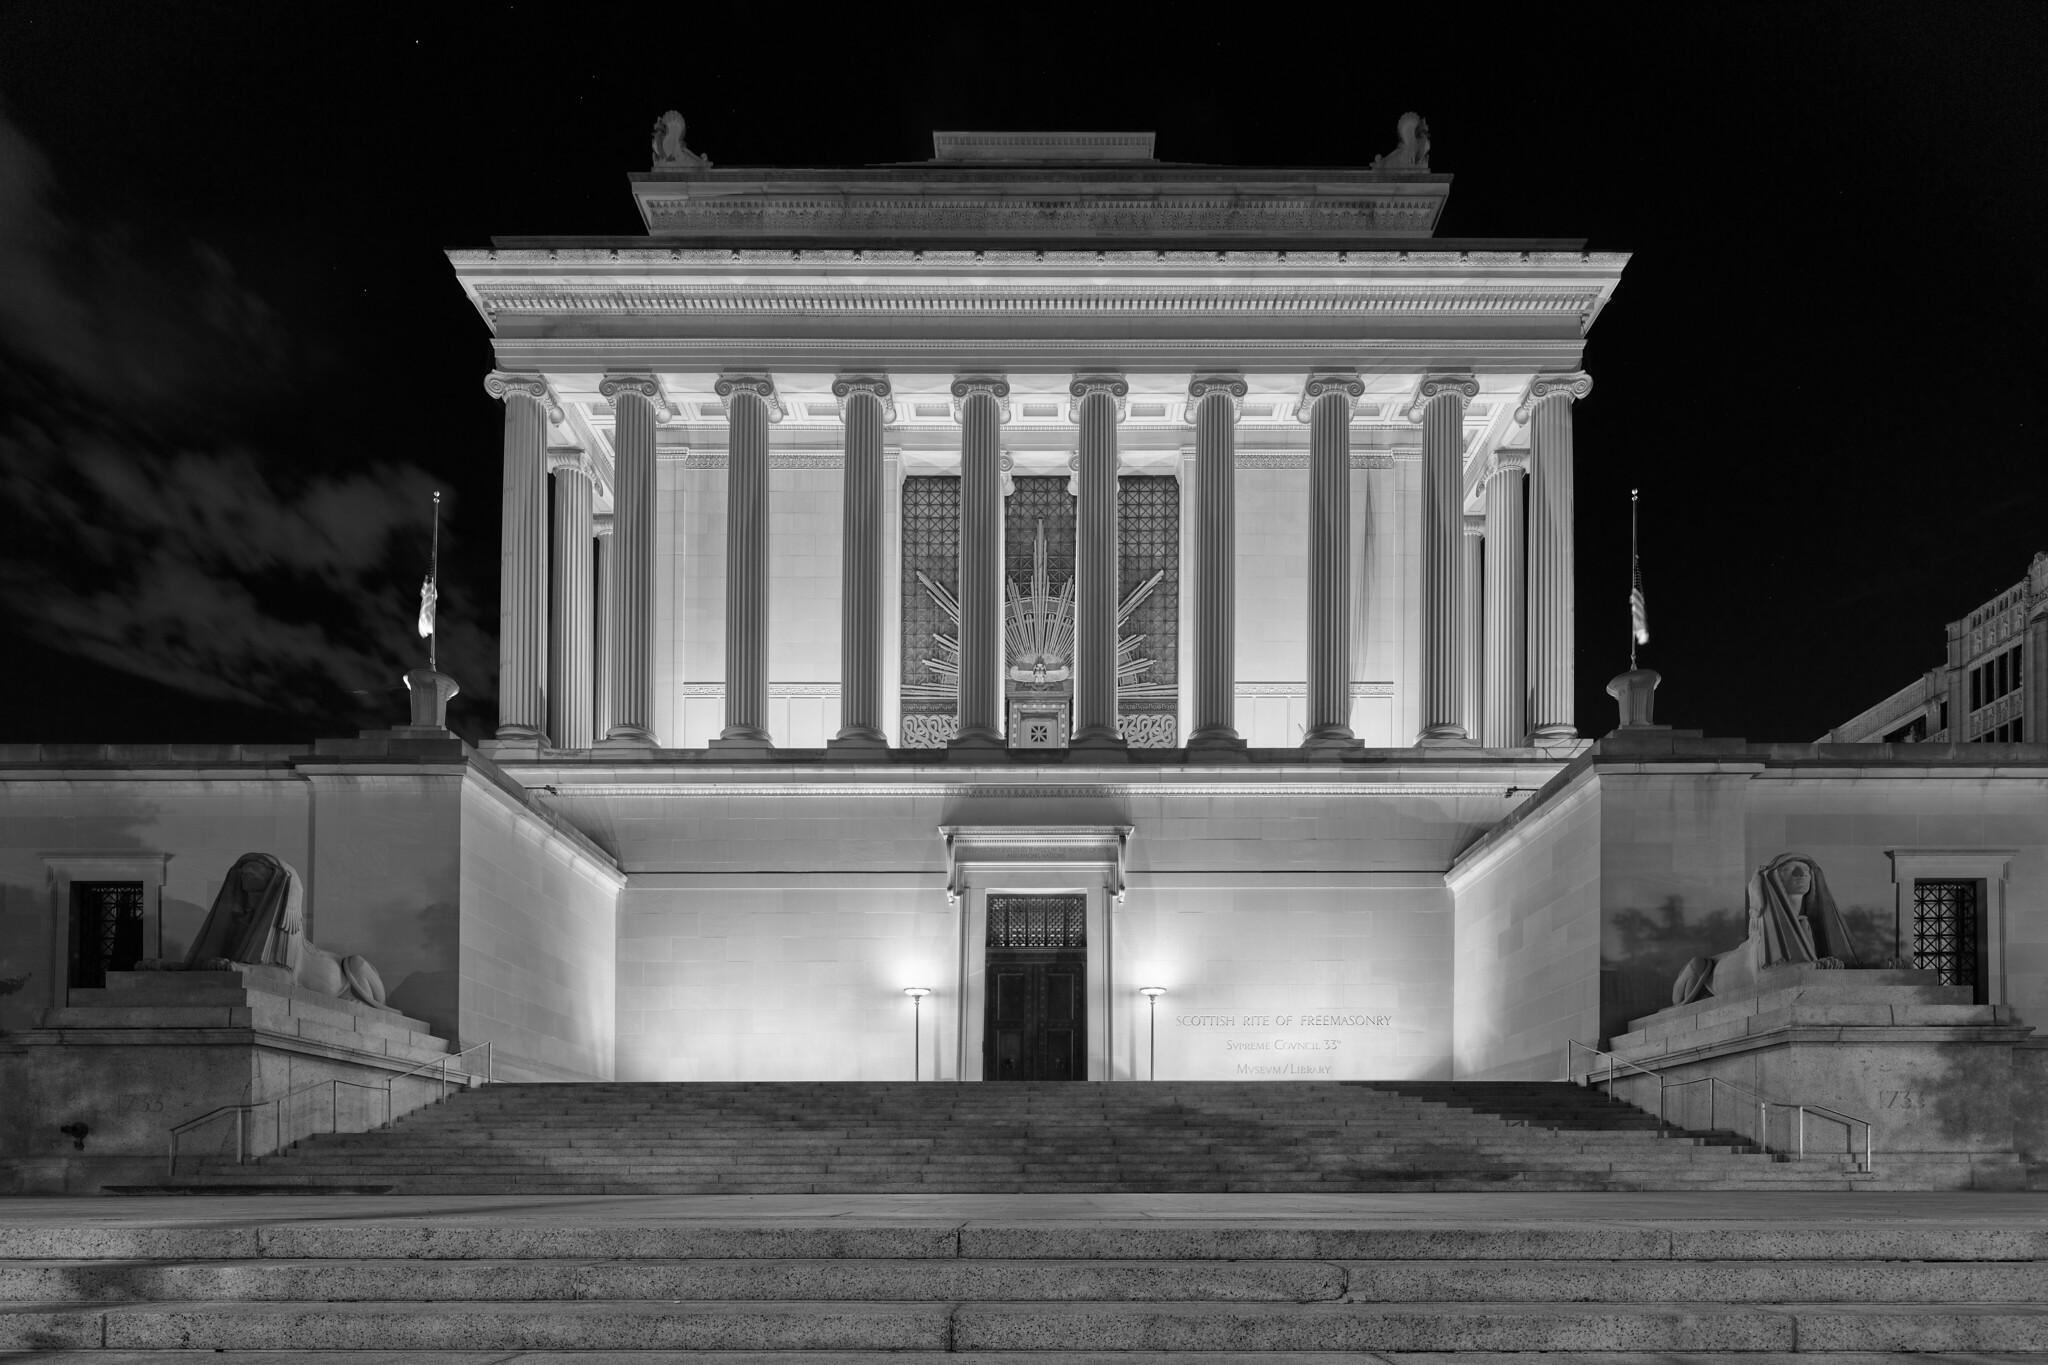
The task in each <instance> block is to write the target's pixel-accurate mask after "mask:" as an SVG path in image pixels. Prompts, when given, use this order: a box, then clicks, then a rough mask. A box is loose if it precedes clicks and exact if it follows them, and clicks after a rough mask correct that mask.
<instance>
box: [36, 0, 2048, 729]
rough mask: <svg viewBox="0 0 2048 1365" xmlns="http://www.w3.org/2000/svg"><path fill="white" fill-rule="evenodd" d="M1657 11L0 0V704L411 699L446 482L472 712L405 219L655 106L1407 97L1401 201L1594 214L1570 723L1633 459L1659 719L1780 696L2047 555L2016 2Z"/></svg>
mask: <svg viewBox="0 0 2048 1365" xmlns="http://www.w3.org/2000/svg"><path fill="white" fill-rule="evenodd" d="M1667 8H1670V9H1674V10H1675V9H1676V8H1677V7H1663V6H1655V7H1653V6H1636V7H1630V8H1620V9H1615V10H1611V11H1602V10H1584V9H1570V8H1559V9H1554V10H1549V11H1543V12H1541V13H1537V12H1532V11H1530V10H1528V9H1527V8H1526V7H1517V8H1516V9H1513V10H1504V11H1501V12H1500V13H1499V14H1497V15H1492V14H1489V13H1488V12H1487V11H1486V10H1485V9H1484V8H1483V7H1477V8H1475V7H1469V6H1464V7H1453V8H1451V9H1448V10H1441V9H1440V10H1432V9H1431V8H1430V7H1428V6H1413V5H1403V6H1398V7H1396V6H1387V7H1383V8H1380V9H1373V8H1371V7H1354V8H1347V9H1343V10H1340V11H1329V12H1324V13H1320V14H1311V13H1310V12H1308V11H1303V10H1300V9H1298V8H1297V9H1291V10H1288V11H1286V12H1285V13H1276V14H1274V15H1273V16H1272V17H1271V18H1267V17H1266V16H1265V15H1263V14H1261V13H1258V12H1253V11H1243V12H1240V13H1239V15H1238V18H1237V20H1236V21H1235V22H1230V21H1228V18H1227V15H1226V14H1225V13H1224V12H1222V11H1212V12H1211V16H1210V17H1211V19H1212V20H1213V22H1194V21H1193V20H1192V19H1191V18H1190V17H1188V16H1182V17H1180V18H1176V19H1174V20H1173V21H1171V22H1167V21H1165V20H1164V19H1153V18H1146V17H1143V16H1142V15H1141V13H1140V12H1138V11H1129V12H1125V11H1117V10H1092V11H1089V12H1088V16H1087V18H1086V19H1073V18H1070V19H1067V20H1059V19H1056V18H1054V17H1053V16H1051V15H1050V14H1038V13H1031V14H1030V15H1029V16H1028V17H1027V13H1026V11H1023V10H1012V11H1004V10H1003V9H1002V7H995V6H976V7H972V8H971V10H970V9H968V8H967V7H962V9H961V11H959V12H958V13H954V12H947V11H939V12H936V13H935V14H933V15H932V16H931V17H929V18H927V19H920V18H918V17H916V16H915V15H914V14H913V12H912V11H910V10H908V9H901V8H895V9H890V10H887V11H882V12H877V11H870V10H863V11H860V12H858V13H855V12H852V11H848V12H844V13H841V14H839V15H837V16H836V17H829V16H826V15H825V14H824V13H823V12H822V11H811V12H809V13H812V14H815V15H816V16H817V17H815V18H809V19H804V18H798V17H797V16H798V13H799V12H798V11H797V10H795V9H790V8H783V9H774V10H766V9H760V10H754V11H751V12H750V11H748V10H746V9H745V8H744V7H704V8H697V7H692V6H688V5H673V4H671V5H666V6H662V7H659V8H649V9H647V10H645V11H642V12H637V13H636V12H635V11H633V9H632V7H631V6H606V7H602V8H592V7H589V6H564V7H562V8H560V9H551V8H548V7H545V6H528V5H519V6H505V5H498V6H488V7H476V8H464V7H460V6H454V5H439V4H430V5H413V6H405V7H393V8H390V9H379V8H378V7H375V6H370V5H347V6H333V5H321V4H294V5H255V4H249V5H204V6H201V5H144V4H140V3H129V4H100V3H85V2H82V0H56V2H54V3H39V2H36V0H5V3H0V640H4V653H5V658H6V661H7V666H6V667H5V668H4V669H0V688H4V689H5V696H4V698H0V702H4V707H0V715H4V716H5V717H6V721H5V724H4V726H0V742H36V741H42V742H56V741H245V742H256V741H263V742H276V741H284V740H307V739H311V738H313V737H315V736H321V735H346V734H352V733H353V732H355V731H356V730H358V729H360V728H364V727H366V726H372V725H383V724H388V723H392V722H395V721H399V720H401V719H402V718H403V714H404V690H403V688H402V686H401V685H400V684H399V682H398V675H399V674H400V673H401V672H402V671H403V670H404V669H405V668H406V667H409V666H412V665H413V664H414V661H415V655H416V651H417V648H418V645H419V643H420V642H419V641H418V639H417V637H416V636H414V635H413V633H412V630H411V621H412V616H413V613H414V611H415V610H416V608H417V591H418V585H419V580H420V576H421V573H422V572H423V570H424V567H425V561H426V554H427V528H428V508H429V503H428V496H429V490H431V489H434V488H440V489H443V490H445V494H446V501H445V506H446V513H447V516H446V522H445V529H444V539H443V550H444V554H443V574H442V582H443V597H442V620H443V626H444V634H443V636H442V666H443V668H444V669H446V670H447V671H449V672H451V673H453V674H455V675H456V676H457V677H458V678H459V679H460V680H461V682H462V684H463V686H464V688H465V689H466V690H465V695H464V696H463V698H462V699H460V700H459V701H458V702H457V703H456V705H455V706H454V708H452V711H451V720H452V722H453V723H454V724H455V726H456V727H457V728H458V729H459V730H461V731H462V732H463V733H465V735H467V736H468V737H470V738H472V739H475V738H480V737H482V736H484V735H486V734H487V733H488V732H489V729H490V727H491V726H492V725H493V724H494V718H495V707H494V703H493V701H492V699H491V697H490V695H489V693H490V687H491V673H492V672H493V671H494V669H495V662H496V645H495V642H494V640H493V638H492V633H493V631H494V630H495V625H496V616H497V596H496V593H497V589H496V571H497V539H498V523H497V515H498V514H497V497H498V478H499V467H498V463H499V441H500V424H501V409H500V407H499V405H498V404H497V403H495V402H493V401H492V400H491V399H490V398H489V397H487V396H486V395H485V393H484V391H483V387H482V382H481V381H482V377H483V375H484V374H485V372H486V371H487V370H489V369H490V367H491V355H490V348H489V344H488V337H487V334H486V332H485V330H484V326H483V324H482V322H481V321H480V320H479V319H478V318H477V316H476V314H475V312H474V311H473V310H472V309H471V307H470V305H469V304H468V302H467V301H466V300H465V299H464V298H463V296H462V293H461V291H460V289H458V288H457V286H456V283H455V280H454V277H453V275H452V273H451V271H450V270H449V268H448V265H447V262H446V261H445V259H444V258H443V256H442V254H441V253H442V251H443V250H444V249H445V248H449V247H458V246H459V247H477V246H486V245H489V243H490V240H491V238H492V236H493V235H494V234H503V235H524V234H564V235H583V234H589V235H603V234H618V235H627V234H638V233H640V232H642V231H643V228H642V226H641V223H640V221H639V216H638V214H637V213H636V212H635V210H634V207H633V202H632V198H631V196H630V194H629V193H628V191H627V182H626V176H627V173H628V172H631V171H639V170H645V169H647V159H648V150H647V130H648V127H649V125H650V124H651V123H652V122H653V120H654V118H655V117H656V116H657V115H658V114H660V113H661V112H662V111H663V110H664V109H668V108H671V107H674V108H679V109H681V110H682V112H683V114H684V115H685V117H686V118H687V119H688V121H689V142H690V145H691V146H692V148H694V149H695V150H697V151H699V152H702V153H704V154H706V155H708V156H710V157H712V158H713V159H714V160H715V161H716V162H717V163H718V164H719V165H721V166H749V165H766V166H773V165H785V166H804V165H819V166H830V165H857V164H862V163H869V162H885V161H903V160H916V159H922V158H924V157H927V156H929V155H930V154H931V153H930V140H929V134H930V132H931V131H932V130H933V129H935V128H957V129H1005V128H1029V129H1060V128H1070V129H1109V130H1124V129H1135V130H1153V131H1156V132H1157V134H1158V154H1159V155H1160V156H1161V157H1162V158H1165V159H1169V160H1179V161H1211V162H1219V163H1225V164H1231V163H1236V164H1245V165H1281V166H1287V165H1311V166H1313V165H1363V164H1365V163H1366V162H1367V161H1369V160H1370V159H1371V157H1372V156H1374V155H1375V154H1377V153H1379V152H1383V151H1385V150H1387V149H1388V148H1389V147H1391V146H1392V145H1393V141H1394V137H1393V130H1394V122H1395V119H1396V118H1397V117H1398V116H1399V115H1400V114H1401V112H1402V111H1403V110H1405V109H1411V108H1412V109H1417V110H1420V111H1421V112H1422V113H1423V114H1424V115H1425V116H1426V117H1427V118H1428V120H1429V123H1430V130H1431V134H1432V138H1433V142H1434V147H1433V155H1432V168H1433V169H1435V170H1438V171H1448V172H1450V173H1452V174H1454V175H1455V176H1456V181H1455V184H1454V187H1453V189H1452V193H1451V198H1450V203H1449V207H1448V208H1447V210H1446V212H1445V215H1444V218H1443V220H1442V222H1441V223H1440V225H1439V235H1441V236H1445V237H1494V236H1498V237H1514V238H1528V237H1549V238H1583V239H1585V240H1586V242H1587V244H1588V245H1589V246H1591V247H1594V248H1597V249H1605V250H1625V251H1630V252H1633V253H1634V254H1635V259H1634V261H1633V263H1632V264H1631V265H1630V266H1629V268H1628V270H1627V272H1626V274H1625V275H1624V276H1623V279H1622V284H1621V287H1620V290H1619V291H1618V293H1617V294H1616V296H1615V298H1614V301H1613V302H1612V303H1611V304H1610V305H1609V307H1608V309H1607V311H1606V312H1605V313H1604V314H1603V315H1602V317H1601V319H1600V321H1599V324H1598V326H1597V327H1596V328H1595V330H1594V332H1593V334H1592V338H1591V342H1590V345H1589V346H1588V349H1587V354H1586V368H1587V369H1588V370H1589V371H1591V373H1592V374H1593V376H1594V380H1595V388H1594V392H1593V395H1592V396H1591V398H1590V399H1588V400H1587V401H1585V402H1583V403H1580V404H1579V405H1578V406H1577V408H1576V410H1575V412H1576V424H1577V426H1576V431H1577V450H1578V466H1577V494H1578V548H1579V559H1578V573H1579V598H1578V612H1579V627H1578V641H1579V657H1578V676H1579V684H1580V699H1579V703H1578V712H1579V723H1580V728H1581V730H1582V731H1584V732H1585V733H1588V734H1597V733H1601V732H1604V731H1605V730H1607V729H1608V728H1610V727H1611V726H1612V724H1613V718H1614V711H1613V705H1612V703H1611V702H1610V701H1609V700H1608V699H1607V698H1606V697H1605V696H1604V695H1603V692H1602V687H1603V685H1604V683H1605V681H1606V679H1607V678H1609V677H1610V676H1612V675H1613V674H1614V673H1616V672H1618V671H1620V670H1621V669H1622V668H1624V667H1626V666H1627V628H1628V615H1627V596H1626V594H1627V584H1628V498H1629V489H1630V488H1631V487H1639V488H1640V489H1641V490H1642V497H1643V503H1642V536H1643V573H1644V580H1645V587H1646V590H1647V596H1648V601H1649V608H1650V622H1651V629H1652V633H1653V639H1652V642H1651V644H1650V645H1649V646H1648V647H1647V648H1646V649H1645V650H1644V653H1643V661H1644V663H1645V664H1647V665H1648V666H1650V667H1654V668H1656V669H1658V670H1659V671H1661V672H1662V673H1663V674H1664V679H1665V681H1664V685H1663V688H1662V690H1661V692H1660V693H1659V697H1658V700H1659V711H1658V719H1659V720H1660V721H1663V722H1666V723H1670V724H1674V725H1679V726H1684V727H1688V728H1696V729H1704V730H1705V731H1707V732H1708V733H1709V734H1715V735H1744V736H1748V737H1750V738H1754V739H1811V738H1813V737H1815V736H1817V735H1819V734H1820V733H1821V732H1823V731H1824V730H1826V729H1827V728H1828V727H1829V726H1831V725H1835V724H1839V723H1840V722H1842V721H1845V720H1847V719H1848V718H1850V717H1851V716H1852V715H1854V714H1855V713H1856V712H1858V711H1860V710H1861V709H1863V708H1864V707H1866V706H1868V705H1870V704H1871V703H1874V702H1876V701H1878V700H1879V699H1880V698H1882V697H1884V696H1885V695H1887V694H1888V693H1890V692H1891V691H1893V690H1894V689H1896V688H1898V687H1900V686H1902V685H1904V684H1905V683H1907V682H1910V681H1911V680H1912V679H1914V678H1915V677H1916V676H1918V674H1919V673H1920V672H1921V671H1923V670H1924V669H1926V668H1929V667H1931V666H1933V665H1935V664H1936V663H1938V662H1939V661H1940V660H1941V657H1942V649H1943V644H1942V623H1943V622H1945V621H1947V620H1950V619H1952V618H1954V617H1957V616H1960V615H1962V614H1963V613H1965V612H1966V611H1968V610H1969V609H1970V608H1972V607H1974V606H1975V605H1977V604H1978V603H1979V602H1981V601H1983V600H1984V599H1986V598H1988V597H1990V596H1992V595H1993V594H1994V593H1996V592H1998V591H2000V590H2002V589H2004V588H2006V587H2009V586H2010V585H2011V584H2013V583H2014V582H2017V581H2018V580H2019V578H2020V577H2021V576H2022V574H2023V573H2024V572H2025V570H2026V566H2027V562H2028V560H2029V559H2030V558H2031V557H2032V555H2033V554H2034V552H2035V551H2037V550H2042V549H2048V524H2044V517H2043V511H2044V508H2048V499H2044V496H2043V495H2044V485H2048V477H2044V473H2043V470H2044V455H2048V450H2044V446H2043V440H2042V430H2043V427H2042V421H2041V417H2040V414H2039V412H2038V408H2039V402H2040V393H2041V389H2042V382H2043V381H2042V376H2043V374H2044V361H2048V354H2044V352H2048V346H2044V344H2043V341H2042V331H2043V322H2044V319H2048V278H2044V261H2048V95H2044V93H2043V86H2042V82H2043V80H2044V74H2043V73H2044V72H2048V6H2044V5H2041V4H2026V5H1992V4H1931V3H1930V4H1926V5H1920V6H1899V5H1890V4H1857V5H1853V6H1848V5H1843V6H1837V5H1823V6H1814V5H1808V6H1796V7H1795V6H1785V5H1776V4H1773V5H1768V6H1759V7H1754V8H1749V7H1740V6H1734V7H1723V6H1713V7H1688V9H1687V12H1686V15H1685V17H1683V18H1679V19H1673V18H1669V17H1664V14H1663V12H1664V11H1665V10H1666V9H1667ZM962 15H966V16H968V17H961V16H962ZM1644 15H1655V16H1657V17H1655V18H1654V19H1644V18H1643V17H1642V16H1644ZM997 18H1001V19H1003V20H1004V22H1001V23H997V22H995V19H997Z"/></svg>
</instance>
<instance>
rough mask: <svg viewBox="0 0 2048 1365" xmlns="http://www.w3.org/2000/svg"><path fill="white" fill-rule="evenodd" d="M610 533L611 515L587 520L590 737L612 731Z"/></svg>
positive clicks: (613, 573) (614, 569) (613, 571)
mask: <svg viewBox="0 0 2048 1365" xmlns="http://www.w3.org/2000/svg"><path fill="white" fill-rule="evenodd" d="M612 530H613V527H612V514H611V513H609V512H600V513H598V514H597V515H596V516H594V517H592V518H591V519H590V534H591V535H592V536H593V537H595V538H596V540H597V614H596V616H595V618H594V619H593V622H592V625H591V631H590V646H591V648H590V654H591V659H592V678H591V687H590V697H591V703H592V706H591V709H592V711H593V712H594V713H595V714H594V716H593V724H592V725H591V733H592V734H593V735H608V734H610V733H611V729H612V617H613V615H615V614H616V613H617V611H618V609H619V605H618V596H619V592H618V587H619V563H618V559H617V557H616V555H615V553H614V547H615V546H616V545H617V544H618V539H617V537H616V536H614V535H613V534H612Z"/></svg>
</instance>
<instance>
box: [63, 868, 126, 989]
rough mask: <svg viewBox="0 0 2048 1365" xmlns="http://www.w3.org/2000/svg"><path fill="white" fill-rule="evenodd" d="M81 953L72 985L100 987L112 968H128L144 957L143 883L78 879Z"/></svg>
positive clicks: (117, 969)
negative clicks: (80, 880)
mask: <svg viewBox="0 0 2048 1365" xmlns="http://www.w3.org/2000/svg"><path fill="white" fill-rule="evenodd" d="M72 892H73V895H74V896H75V897H76V904H77V907H78V909H77V914H78V956H77V959H76V962H75V964H74V966H73V968H72V973H71V977H72V979H71V984H72V985H73V986H79V987H89V988H95V989H96V988H98V987H101V986H104V985H106V984H107V973H108V972H109V971H127V970H128V969H129V968H131V967H133V966H134V965H135V963H136V960H137V959H139V958H140V957H141V956H142V926H143V909H142V883H141V882H79V883H75V884H74V885H73V888H72Z"/></svg>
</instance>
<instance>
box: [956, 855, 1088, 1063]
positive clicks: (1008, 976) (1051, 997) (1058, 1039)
mask: <svg viewBox="0 0 2048 1365" xmlns="http://www.w3.org/2000/svg"><path fill="white" fill-rule="evenodd" d="M1087 908H1088V898H1087V897H1086V896H1075V895H1056V896H1012V895H993V896H990V897H989V898H988V1010H987V1014H986V1016H985V1018H984V1020H983V1028H982V1044H981V1048H982V1051H981V1074H982V1078H983V1079H984V1080H991V1081H1083V1080H1086V1079H1088V1009H1087V999H1088V941H1087V936H1086V927H1085V926H1086V924H1087Z"/></svg>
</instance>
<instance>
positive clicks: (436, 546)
mask: <svg viewBox="0 0 2048 1365" xmlns="http://www.w3.org/2000/svg"><path fill="white" fill-rule="evenodd" d="M427 577H428V578H429V579H430V580H431V581H432V582H433V585H434V598H435V602H434V605H435V607H436V608H437V610H436V611H435V612H434V620H433V626H434V628H433V629H432V630H431V631H429V632H428V633H427V667H428V668H429V669H431V670H433V671H434V672H436V673H438V672H440V671H441V668H440V662H439V659H438V657H437V656H438V655H439V653H440V645H441V613H440V611H439V610H438V608H439V606H440V597H441V490H440V489H438V488H436V489H435V490H434V540H433V550H432V551H431V553H430V555H429V558H428V561H427Z"/></svg>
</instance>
